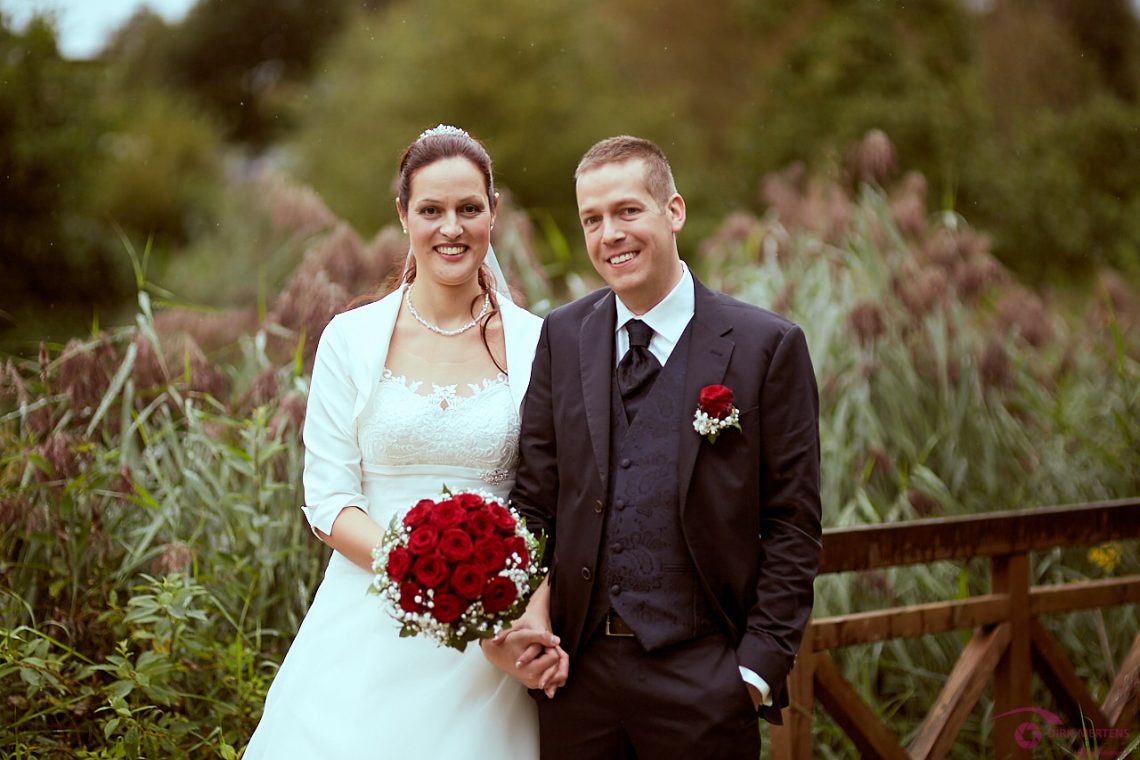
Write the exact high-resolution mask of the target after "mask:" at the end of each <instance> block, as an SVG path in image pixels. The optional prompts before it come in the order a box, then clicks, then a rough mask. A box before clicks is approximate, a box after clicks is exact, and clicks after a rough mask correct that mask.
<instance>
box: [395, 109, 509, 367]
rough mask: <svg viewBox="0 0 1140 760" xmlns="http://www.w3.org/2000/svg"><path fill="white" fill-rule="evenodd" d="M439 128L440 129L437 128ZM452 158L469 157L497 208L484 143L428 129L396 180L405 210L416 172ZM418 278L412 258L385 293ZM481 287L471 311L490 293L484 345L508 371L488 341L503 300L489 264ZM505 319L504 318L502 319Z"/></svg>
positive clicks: (404, 157)
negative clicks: (496, 293) (492, 323)
mask: <svg viewBox="0 0 1140 760" xmlns="http://www.w3.org/2000/svg"><path fill="white" fill-rule="evenodd" d="M437 129H438V128H437ZM448 158H466V159H467V160H468V161H470V162H471V163H472V164H474V165H475V168H476V169H478V170H479V172H480V173H481V174H482V175H483V181H484V187H485V189H486V191H487V206H488V208H490V209H491V210H492V211H494V210H495V205H496V203H497V201H496V199H495V179H494V174H493V173H492V172H491V155H490V154H489V153H488V152H487V149H486V148H485V147H483V144H482V143H481V142H479V141H478V140H476V139H475V138H474V137H472V136H471V135H469V134H467V133H466V132H463V131H461V130H458V129H451V130H441V131H435V130H428V131H427V132H425V133H424V134H423V135H421V136H420V137H418V138H417V139H416V140H415V141H414V142H412V144H411V145H409V146H408V147H407V148H405V149H404V152H403V154H402V155H401V156H400V174H399V176H398V177H397V180H396V198H397V200H398V201H399V203H400V208H401V209H403V211H404V213H405V214H407V213H408V200H409V198H410V197H411V194H412V178H413V177H415V175H416V172H418V171H419V170H420V169H423V168H424V167H425V166H430V165H431V164H434V163H435V162H436V161H443V160H445V159H448ZM415 279H416V260H415V259H414V258H412V257H409V260H408V264H407V269H406V270H400V271H394V272H393V274H392V277H390V278H389V283H388V287H387V288H385V291H384V292H385V294H387V293H391V292H392V291H394V290H396V288H398V287H400V286H401V285H404V284H409V285H410V284H411V283H413V282H415ZM478 281H479V288H480V290H482V291H483V293H482V294H480V295H479V296H477V297H476V298H475V299H474V300H473V301H472V302H471V313H472V314H474V313H475V307H476V304H478V303H479V302H480V301H482V300H483V294H486V295H487V296H488V297H489V298H490V299H491V308H490V309H489V310H488V311H487V314H486V316H485V317H484V318H483V319H482V320H481V321H480V323H479V334H480V335H481V336H482V338H483V345H484V346H486V348H487V354H488V355H489V356H490V357H491V361H492V362H494V364H495V367H497V368H498V370H499V371H500V372H503V373H504V374H505V373H506V371H507V370H506V368H505V367H503V365H502V364H500V363H499V360H498V358H496V356H495V353H494V352H493V351H492V350H491V344H490V343H489V342H488V341H487V325H489V324H490V323H491V319H492V318H494V317H495V315H496V314H498V313H499V301H498V299H497V298H496V297H495V288H494V286H493V283H494V282H495V276H494V275H493V274H492V273H491V270H490V269H489V268H488V267H487V265H486V264H483V265H482V266H481V267H479V273H478ZM501 319H502V318H501V317H500V320H501Z"/></svg>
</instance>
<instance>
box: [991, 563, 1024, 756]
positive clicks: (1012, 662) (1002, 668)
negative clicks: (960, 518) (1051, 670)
mask: <svg viewBox="0 0 1140 760" xmlns="http://www.w3.org/2000/svg"><path fill="white" fill-rule="evenodd" d="M992 574H993V575H992V582H993V591H994V593H995V594H998V593H1000V594H1008V595H1009V618H1008V620H1009V646H1008V647H1006V650H1005V653H1004V654H1003V655H1002V657H1001V659H1000V660H999V661H998V664H997V668H996V669H995V670H994V715H995V716H999V715H1002V714H1003V713H1007V712H1009V711H1011V710H1017V709H1020V708H1025V707H1032V706H1033V705H1031V704H1030V700H1031V699H1032V686H1033V660H1032V657H1031V651H1032V650H1031V646H1030V641H1031V631H1030V621H1031V619H1032V616H1031V612H1030V608H1029V554H1028V553H1027V552H1022V553H1020V554H1006V555H999V556H996V557H994V558H993V563H992ZM1027 715H1028V713H1016V714H1013V715H1008V716H1006V717H1003V718H999V719H998V720H996V721H995V723H994V727H993V734H992V736H993V738H994V757H995V758H996V760H1028V758H1029V757H1030V749H1029V747H1026V746H1022V744H1027V745H1029V744H1032V742H1031V741H1026V740H1025V739H1027V738H1028V737H1023V741H1022V742H1018V740H1017V739H1018V736H1017V727H1018V726H1019V725H1021V724H1022V723H1027V722H1028V723H1032V722H1033V721H1032V720H1029V719H1028V718H1027V717H1026V716H1027Z"/></svg>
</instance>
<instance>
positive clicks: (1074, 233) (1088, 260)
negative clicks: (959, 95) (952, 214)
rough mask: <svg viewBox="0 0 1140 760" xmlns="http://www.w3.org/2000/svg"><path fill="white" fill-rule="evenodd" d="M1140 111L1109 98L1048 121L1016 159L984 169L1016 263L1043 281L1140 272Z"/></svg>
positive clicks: (987, 191) (1020, 141) (979, 214)
mask: <svg viewBox="0 0 1140 760" xmlns="http://www.w3.org/2000/svg"><path fill="white" fill-rule="evenodd" d="M1138 124H1140V106H1137V105H1129V104H1126V103H1123V102H1121V101H1119V100H1115V99H1111V98H1108V97H1100V98H1097V99H1094V100H1092V101H1090V102H1088V103H1086V104H1084V105H1082V106H1080V107H1079V108H1076V109H1074V110H1072V111H1069V112H1068V113H1065V114H1055V115H1047V116H1045V117H1043V118H1040V119H1038V120H1036V121H1035V122H1034V123H1033V124H1031V125H1029V126H1027V127H1025V128H1024V130H1023V131H1022V132H1020V133H1019V135H1018V136H1017V137H1015V138H1013V139H1012V142H1013V145H1012V158H1005V159H1004V160H996V161H995V162H994V163H992V164H988V165H986V166H984V167H978V166H977V165H975V170H976V171H978V172H979V174H981V175H982V176H980V177H978V183H979V185H981V186H982V188H984V191H983V193H982V194H983V195H984V196H985V198H986V199H987V200H986V203H984V204H980V203H979V204H977V205H976V206H974V207H973V210H972V215H973V216H974V217H975V218H976V219H978V220H979V222H980V223H986V222H989V221H991V220H993V221H996V220H997V219H998V218H1000V219H1001V220H1002V221H1001V224H1000V225H995V226H994V229H995V230H997V231H998V234H999V236H1000V237H999V239H998V242H999V245H1000V246H1001V248H1002V249H1003V250H1005V251H1007V253H1006V258H1007V259H1008V260H1009V263H1010V265H1011V266H1013V267H1015V268H1016V269H1017V270H1018V271H1019V272H1021V273H1023V274H1025V275H1027V276H1031V277H1034V278H1035V279H1037V280H1042V279H1044V278H1046V277H1050V276H1052V277H1054V278H1055V277H1057V276H1059V275H1067V276H1072V275H1085V274H1087V273H1088V272H1090V271H1092V270H1094V269H1095V268H1097V267H1102V266H1116V267H1119V268H1121V269H1123V270H1125V271H1128V272H1130V273H1132V274H1136V273H1140V139H1138V138H1140V128H1138V127H1137V125H1138Z"/></svg>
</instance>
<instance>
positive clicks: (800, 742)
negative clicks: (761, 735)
mask: <svg viewBox="0 0 1140 760" xmlns="http://www.w3.org/2000/svg"><path fill="white" fill-rule="evenodd" d="M813 678H814V672H813V668H812V630H811V623H810V621H809V622H808V627H807V630H806V631H804V640H803V644H802V645H801V646H800V653H799V655H798V656H797V657H796V664H795V665H794V666H793V667H792V672H791V673H790V674H788V706H787V707H786V708H784V711H783V716H784V725H782V726H772V725H770V726H769V727H768V740H769V742H770V743H771V745H772V758H773V760H812V739H811V719H812V712H813V711H814V710H815V696H814V690H813V688H812V686H813V684H812V679H813Z"/></svg>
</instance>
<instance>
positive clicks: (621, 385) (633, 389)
mask: <svg viewBox="0 0 1140 760" xmlns="http://www.w3.org/2000/svg"><path fill="white" fill-rule="evenodd" d="M625 329H626V332H627V333H629V350H628V351H626V352H625V356H623V357H622V358H621V361H620V362H619V363H618V366H617V383H618V391H619V392H620V393H621V400H622V403H623V404H624V405H625V416H626V419H627V420H628V421H629V422H631V423H632V422H633V418H634V417H635V416H637V408H638V406H640V405H641V402H642V401H644V400H645V397H646V396H648V395H649V390H650V389H651V388H652V387H653V381H654V380H655V379H656V378H657V373H658V372H660V371H661V362H659V361H657V357H656V356H654V355H653V353H652V352H651V351H650V350H649V339H650V338H652V337H653V328H652V327H650V326H649V325H647V324H645V323H644V322H642V321H641V320H640V319H631V320H630V321H628V322H626V323H625Z"/></svg>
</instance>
